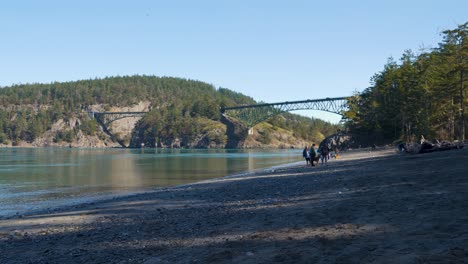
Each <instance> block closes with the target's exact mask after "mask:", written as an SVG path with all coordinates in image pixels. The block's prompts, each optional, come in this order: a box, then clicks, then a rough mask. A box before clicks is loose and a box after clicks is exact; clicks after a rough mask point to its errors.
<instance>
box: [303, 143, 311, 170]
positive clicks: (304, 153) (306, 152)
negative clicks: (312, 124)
mask: <svg viewBox="0 0 468 264" xmlns="http://www.w3.org/2000/svg"><path fill="white" fill-rule="evenodd" d="M302 156H303V157H304V159H305V161H306V166H309V162H310V153H309V147H308V146H305V148H304V150H303V151H302Z"/></svg>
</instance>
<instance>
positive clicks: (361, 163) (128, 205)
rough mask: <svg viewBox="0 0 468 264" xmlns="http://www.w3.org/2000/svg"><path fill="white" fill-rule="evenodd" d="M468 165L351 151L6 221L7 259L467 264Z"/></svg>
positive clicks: (1, 239) (1, 258) (458, 157)
mask: <svg viewBox="0 0 468 264" xmlns="http://www.w3.org/2000/svg"><path fill="white" fill-rule="evenodd" d="M304 164H305V162H304ZM467 164H468V150H467V148H465V149H462V150H453V151H446V152H435V153H427V154H417V155H409V154H396V153H395V152H394V150H378V151H372V152H370V151H361V152H350V153H348V154H345V155H343V156H342V159H339V160H333V161H332V162H330V163H328V164H327V165H324V166H318V167H306V166H305V165H296V166H293V167H288V168H281V169H271V170H266V171H262V172H257V173H254V174H249V175H238V176H231V177H224V178H219V179H215V180H210V181H205V182H201V183H196V184H190V185H185V186H178V187H172V188H167V189H161V190H156V191H155V192H151V193H146V194H139V195H133V196H129V197H124V198H116V199H112V200H108V201H101V202H96V203H93V204H85V205H81V206H76V207H70V208H67V209H62V210H58V211H54V212H48V213H43V214H34V215H27V216H23V217H21V218H18V217H17V218H11V219H3V220H0V263H146V264H150V263H466V262H468V203H467V202H466V201H467V200H468V191H467V190H468V177H467V175H468V167H467Z"/></svg>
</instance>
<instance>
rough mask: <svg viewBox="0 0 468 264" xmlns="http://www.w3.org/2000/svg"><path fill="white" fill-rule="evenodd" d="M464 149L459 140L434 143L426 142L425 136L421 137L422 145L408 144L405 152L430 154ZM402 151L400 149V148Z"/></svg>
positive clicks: (436, 141) (435, 141)
mask: <svg viewBox="0 0 468 264" xmlns="http://www.w3.org/2000/svg"><path fill="white" fill-rule="evenodd" d="M463 147H464V144H463V142H460V141H458V140H455V141H452V142H450V141H442V142H440V141H439V140H437V139H435V140H434V141H432V142H431V141H429V140H426V139H425V138H424V137H423V136H421V142H420V143H415V142H413V143H407V144H405V146H404V150H405V151H406V152H408V153H413V154H416V153H429V152H434V151H444V150H452V149H462V148H463ZM399 149H400V147H399Z"/></svg>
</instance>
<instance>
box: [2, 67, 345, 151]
mask: <svg viewBox="0 0 468 264" xmlns="http://www.w3.org/2000/svg"><path fill="white" fill-rule="evenodd" d="M0 101H1V102H2V104H1V107H0V143H1V144H3V145H5V146H68V145H71V146H77V147H114V146H119V143H120V145H124V146H130V147H139V146H141V144H142V143H143V144H145V146H148V147H189V148H208V147H215V148H223V147H225V146H226V144H227V142H228V141H229V138H230V137H234V136H236V135H232V134H229V133H228V131H227V124H226V121H225V120H222V116H221V114H220V112H219V109H220V107H226V106H235V105H240V104H255V103H256V101H255V100H254V99H253V98H250V97H248V96H245V95H243V94H240V93H237V92H234V91H232V90H229V89H226V88H218V89H217V88H215V87H214V86H213V85H211V84H208V83H204V82H201V81H195V80H188V79H181V78H172V77H155V76H123V77H109V78H103V79H94V80H82V81H75V82H62V83H58V82H56V83H51V84H22V85H14V86H11V87H3V88H2V89H0ZM87 111H114V112H120V111H148V113H147V114H146V115H145V116H144V117H143V118H125V119H121V120H118V121H115V122H113V123H112V125H111V126H110V127H109V129H108V131H105V130H103V129H102V127H101V126H100V124H98V123H97V122H96V120H94V119H91V118H90V117H89V116H88V113H87ZM336 129H337V126H336V125H332V124H329V123H327V122H324V121H321V120H315V119H310V118H305V117H301V116H298V115H292V114H289V113H285V114H283V115H281V116H277V117H275V118H272V119H271V120H269V121H268V122H264V123H263V124H260V125H258V126H257V127H256V129H254V133H253V135H251V136H249V137H247V138H244V140H243V141H242V142H243V143H242V144H241V145H239V146H237V147H271V148H277V147H301V146H303V145H304V144H306V143H309V144H310V143H311V142H319V141H320V140H322V139H323V137H324V136H326V135H329V134H332V133H333V132H334V131H336ZM117 142H119V143H117Z"/></svg>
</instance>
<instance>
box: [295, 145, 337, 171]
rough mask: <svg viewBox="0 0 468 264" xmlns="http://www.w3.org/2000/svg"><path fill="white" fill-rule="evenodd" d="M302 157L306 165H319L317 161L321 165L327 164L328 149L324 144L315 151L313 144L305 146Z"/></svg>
mask: <svg viewBox="0 0 468 264" xmlns="http://www.w3.org/2000/svg"><path fill="white" fill-rule="evenodd" d="M302 156H303V157H304V159H305V161H306V165H307V166H308V165H310V166H315V163H317V164H318V163H319V160H321V161H322V164H323V163H327V161H328V159H329V158H330V149H329V148H328V146H327V145H326V144H323V145H322V146H321V147H320V149H319V150H318V151H317V150H316V149H315V144H312V146H310V148H309V146H305V148H304V150H303V151H302Z"/></svg>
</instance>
